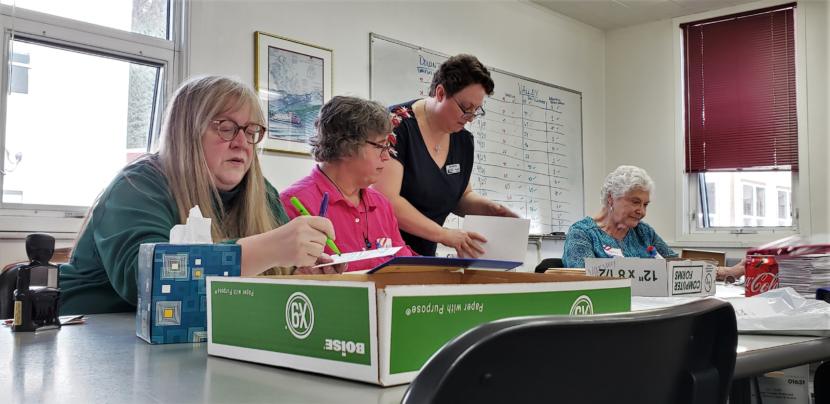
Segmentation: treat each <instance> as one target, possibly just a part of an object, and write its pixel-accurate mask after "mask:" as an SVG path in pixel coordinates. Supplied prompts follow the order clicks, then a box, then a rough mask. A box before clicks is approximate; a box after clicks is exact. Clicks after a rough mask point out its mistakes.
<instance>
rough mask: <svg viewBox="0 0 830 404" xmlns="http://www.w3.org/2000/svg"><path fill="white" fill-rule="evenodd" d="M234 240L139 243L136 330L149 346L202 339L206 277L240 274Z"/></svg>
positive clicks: (239, 258)
mask: <svg viewBox="0 0 830 404" xmlns="http://www.w3.org/2000/svg"><path fill="white" fill-rule="evenodd" d="M241 259H242V249H241V248H240V246H239V245H237V244H161V243H158V244H155V243H151V244H142V245H141V248H140V250H139V253H138V289H139V290H138V305H137V308H136V316H135V332H136V335H138V336H139V337H140V338H142V339H144V340H145V341H147V342H149V343H151V344H173V343H178V342H205V341H207V317H206V315H207V301H206V296H205V277H206V276H239V274H240V262H241Z"/></svg>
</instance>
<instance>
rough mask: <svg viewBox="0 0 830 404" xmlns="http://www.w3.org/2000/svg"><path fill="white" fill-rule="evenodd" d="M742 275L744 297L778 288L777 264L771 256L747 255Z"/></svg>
mask: <svg viewBox="0 0 830 404" xmlns="http://www.w3.org/2000/svg"><path fill="white" fill-rule="evenodd" d="M744 275H745V276H746V282H745V284H744V295H745V296H746V297H750V296H755V295H757V294H761V293H764V292H766V291H768V290H770V289H775V288H777V287H778V262H777V261H776V260H775V257H774V256H772V255H748V256H747V257H746V267H745V274H744Z"/></svg>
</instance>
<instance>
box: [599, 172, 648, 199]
mask: <svg viewBox="0 0 830 404" xmlns="http://www.w3.org/2000/svg"><path fill="white" fill-rule="evenodd" d="M635 189H640V190H643V191H646V192H648V193H651V191H652V190H654V181H652V180H651V177H649V176H648V173H647V172H646V170H643V169H642V168H640V167H635V166H619V167H617V168H616V169H614V171H611V173H610V174H608V176H607V177H605V181H604V182H603V183H602V189H600V193H601V194H602V206H608V197H609V196H611V198H614V199H617V198H620V197H622V196H623V195H625V194H627V193H628V192H629V191H633V190H635Z"/></svg>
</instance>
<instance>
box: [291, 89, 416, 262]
mask: <svg viewBox="0 0 830 404" xmlns="http://www.w3.org/2000/svg"><path fill="white" fill-rule="evenodd" d="M315 124H316V126H317V135H316V136H315V137H314V138H313V139H312V141H311V145H312V149H311V153H312V155H314V159H315V160H316V161H317V162H318V163H319V164H317V166H315V167H314V168H313V169H312V170H311V174H309V175H308V176H307V177H305V178H303V179H301V180H299V181H297V182H295V183H294V184H293V185H291V186H290V187H288V188H287V189H285V190H283V191H282V192H281V193H280V199H281V200H282V203H283V205H285V206H286V213H287V214H288V216H289V217H291V218H294V217H296V216H298V215H299V214H300V213H299V212H297V210H296V209H294V207H293V205H292V204H291V202H290V199H291V197H292V196H296V197H297V199H299V200H300V202H302V204H303V205H304V206H305V207H306V209H308V211H309V212H310V213H311V214H312V215H319V214H320V208H321V206H320V204H321V202H322V200H323V195H324V194H325V193H328V195H329V202H328V212H327V214H326V216H327V217H328V218H329V220H331V222H332V224H333V225H334V232H335V235H336V237H337V240H336V243H337V247H338V248H339V249H340V251H341V252H344V253H346V252H354V251H361V250H369V249H375V248H383V247H398V246H402V247H403V248H401V249H400V250H399V251H398V252H397V254H395V255H396V256H409V255H413V253H412V251H411V250H410V249H409V247H407V246H406V245H404V242H403V239H402V238H401V232H400V230H399V229H398V220H397V219H396V218H395V212H394V211H393V210H392V205H391V204H390V203H389V200H387V199H386V197H385V196H383V194H381V193H380V192H378V191H375V190H374V189H372V188H369V186H370V185H372V184H374V183H375V182H377V180H378V177H379V176H380V174H381V172H382V171H383V168H384V166H385V165H386V162H387V161H388V160H389V159H390V158H391V154H394V153H395V150H394V149H393V146H394V139H395V138H394V135H393V134H392V123H391V121H390V116H389V112H388V111H387V110H386V108H384V107H383V105H380V104H378V103H376V102H374V101H368V100H364V99H361V98H356V97H345V96H337V97H334V98H332V99H331V101H329V102H327V103H326V105H323V108H322V109H321V110H320V117H319V118H318V119H317V122H316V123H315ZM325 251H326V252H327V253H328V254H333V251H331V250H330V249H329V248H328V247H326V250H325ZM388 259H389V258H388V257H384V258H375V259H368V260H363V261H357V262H351V263H349V267H348V271H358V270H363V269H369V268H374V267H375V266H377V265H379V264H381V263H383V262H385V261H387V260H388Z"/></svg>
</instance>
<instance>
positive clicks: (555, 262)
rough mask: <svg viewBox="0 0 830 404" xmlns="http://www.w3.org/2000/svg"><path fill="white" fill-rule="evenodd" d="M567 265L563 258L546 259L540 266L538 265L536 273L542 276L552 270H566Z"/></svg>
mask: <svg viewBox="0 0 830 404" xmlns="http://www.w3.org/2000/svg"><path fill="white" fill-rule="evenodd" d="M564 267H565V264H564V263H563V262H562V258H545V259H543V260H542V262H540V263H539V265H536V273H537V274H541V273H544V272H545V271H547V270H548V269H551V268H564Z"/></svg>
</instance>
